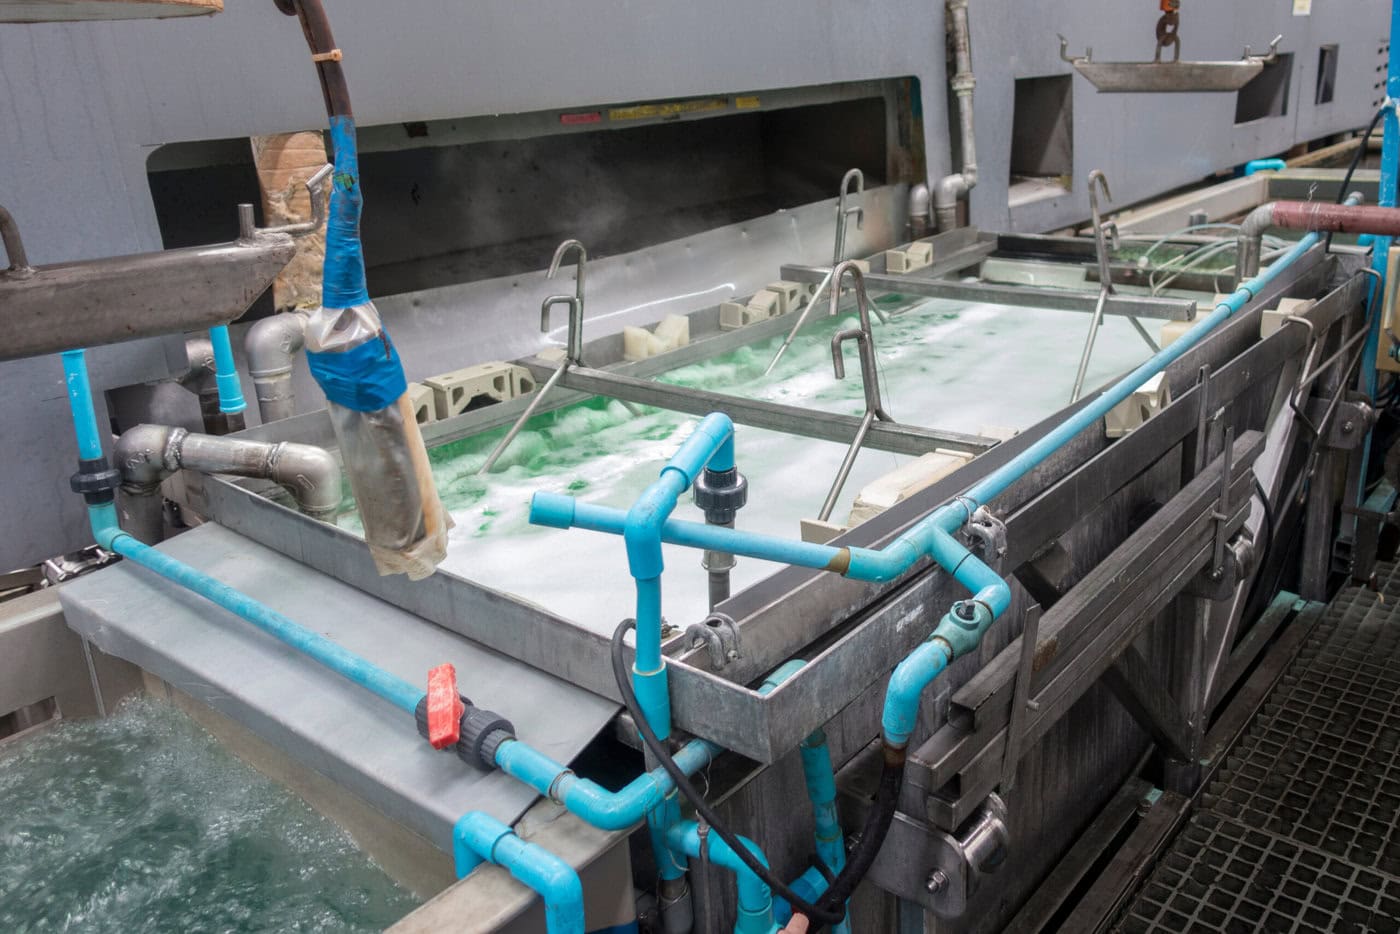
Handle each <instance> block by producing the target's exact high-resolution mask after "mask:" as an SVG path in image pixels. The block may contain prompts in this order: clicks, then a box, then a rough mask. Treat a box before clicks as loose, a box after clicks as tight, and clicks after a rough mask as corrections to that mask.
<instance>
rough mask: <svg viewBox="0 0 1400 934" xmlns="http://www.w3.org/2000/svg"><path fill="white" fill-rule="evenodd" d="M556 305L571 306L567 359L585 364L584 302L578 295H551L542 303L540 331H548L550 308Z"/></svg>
mask: <svg viewBox="0 0 1400 934" xmlns="http://www.w3.org/2000/svg"><path fill="white" fill-rule="evenodd" d="M555 305H568V306H569V343H568V349H567V350H566V351H565V353H566V355H567V356H566V358H565V359H566V360H567V361H568V362H569V363H570V364H572V365H574V366H582V365H583V302H582V301H581V300H580V299H579V297H578V296H577V295H551V296H549V297H548V298H546V299H545V300H544V301H543V302H541V303H540V331H542V332H545V333H548V331H549V318H550V314H549V313H550V309H552V308H553V307H554V306H555Z"/></svg>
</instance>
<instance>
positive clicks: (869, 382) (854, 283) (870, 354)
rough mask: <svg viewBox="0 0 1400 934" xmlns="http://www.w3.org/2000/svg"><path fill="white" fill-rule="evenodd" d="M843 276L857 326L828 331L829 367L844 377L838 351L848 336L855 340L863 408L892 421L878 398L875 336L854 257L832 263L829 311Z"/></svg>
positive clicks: (831, 309)
mask: <svg viewBox="0 0 1400 934" xmlns="http://www.w3.org/2000/svg"><path fill="white" fill-rule="evenodd" d="M845 279H850V284H851V289H852V290H853V291H854V292H855V296H856V314H857V315H858V316H859V318H860V327H858V328H846V329H845V330H843V331H837V332H836V333H835V334H834V335H832V337H831V365H832V369H833V370H834V371H835V373H836V378H837V379H845V378H846V361H845V358H844V357H843V356H842V353H841V345H842V344H844V343H845V342H846V341H848V340H853V341H855V342H856V344H857V347H858V348H859V351H860V369H861V382H862V383H863V384H864V386H865V408H866V410H867V411H868V412H870V413H873V416H874V417H875V418H878V419H880V421H882V422H892V421H894V419H892V418H890V416H889V413H887V412H886V411H885V407H884V405H883V403H882V402H881V400H880V374H879V370H878V369H877V364H876V362H875V337H874V335H873V334H872V333H871V330H870V300H869V298H868V297H867V295H866V292H865V276H864V275H863V274H862V273H861V271H860V267H859V266H857V265H856V264H855V261H854V260H846V261H845V262H844V263H841V264H840V265H839V266H837V267H836V273H835V274H834V275H833V276H832V282H831V299H830V306H829V307H830V311H831V314H833V315H834V314H836V305H837V302H838V301H839V299H840V294H841V283H842V281H843V280H845Z"/></svg>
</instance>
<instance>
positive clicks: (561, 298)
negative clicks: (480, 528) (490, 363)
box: [477, 240, 636, 475]
mask: <svg viewBox="0 0 1400 934" xmlns="http://www.w3.org/2000/svg"><path fill="white" fill-rule="evenodd" d="M570 251H574V252H577V253H578V260H577V262H576V265H575V267H574V268H575V272H574V294H573V295H551V296H549V297H548V298H546V299H545V300H544V301H543V302H541V303H540V331H541V333H546V334H547V333H549V318H550V311H551V309H553V308H554V306H555V305H568V306H569V340H568V345H567V349H566V350H565V351H564V359H563V360H561V361H559V365H558V366H557V367H555V368H554V372H553V373H551V374H550V376H549V379H547V380H545V383H544V385H543V386H541V387H540V388H539V389H536V390H535V393H534V398H533V399H531V400H530V404H529V405H528V406H526V407H525V411H523V412H521V413H520V417H519V418H517V419H516V420H515V424H513V425H511V426H510V431H508V432H506V436H505V437H504V438H502V439H501V440H500V442H499V443H498V444H497V445H496V447H495V448H494V449H493V450H492V451H491V453H490V454H489V455H487V457H486V461H485V462H484V463H483V464H482V465H481V467H480V468H479V469H478V470H477V474H478V475H480V474H485V473H490V472H491V468H492V467H494V466H496V461H497V460H499V459H500V457H501V455H502V454H504V453H505V452H506V448H508V447H510V443H511V442H512V441H514V440H515V436H516V435H518V434H520V429H522V428H524V427H525V423H526V422H528V421H529V420H530V418H531V416H533V415H534V414H535V410H536V409H538V408H539V407H540V403H541V402H543V401H544V397H545V396H547V395H548V394H549V391H550V390H551V389H553V388H554V387H555V385H556V384H558V382H559V380H561V379H563V377H564V373H565V372H566V371H567V370H568V369H569V367H571V366H582V365H583V278H584V271H585V269H586V268H587V265H588V250H586V249H584V246H583V244H582V243H579V242H578V241H577V240H565V241H564V242H563V243H561V244H559V246H558V247H556V248H555V250H554V258H553V259H552V260H550V262H549V271H548V272H546V273H545V278H546V279H553V278H554V277H555V276H556V275H557V274H558V273H559V264H560V263H561V262H562V261H563V259H564V257H565V256H567V255H568V254H569V252H570ZM633 414H634V415H635V414H636V413H635V412H634V413H633Z"/></svg>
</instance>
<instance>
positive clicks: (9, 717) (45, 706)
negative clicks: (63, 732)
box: [0, 697, 58, 741]
mask: <svg viewBox="0 0 1400 934" xmlns="http://www.w3.org/2000/svg"><path fill="white" fill-rule="evenodd" d="M57 716H58V700H57V699H56V698H52V697H46V698H44V699H43V700H41V701H36V702H34V703H32V704H26V705H25V706H23V707H21V708H19V709H18V710H11V711H10V712H9V713H7V714H4V715H0V741H3V740H5V739H8V738H9V737H11V736H16V735H18V734H20V733H23V732H24V731H25V730H28V729H32V728H34V727H36V726H39V725H40V724H42V723H48V722H49V721H50V720H52V719H54V718H55V717H57Z"/></svg>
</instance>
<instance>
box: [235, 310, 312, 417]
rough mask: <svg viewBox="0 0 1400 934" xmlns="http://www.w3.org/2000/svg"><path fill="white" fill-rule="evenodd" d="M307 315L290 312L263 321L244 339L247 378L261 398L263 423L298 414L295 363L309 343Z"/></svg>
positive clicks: (258, 397) (255, 323) (300, 312)
mask: <svg viewBox="0 0 1400 934" xmlns="http://www.w3.org/2000/svg"><path fill="white" fill-rule="evenodd" d="M307 320H308V318H307V314H306V312H304V311H287V312H283V313H281V314H276V315H270V316H268V317H266V318H260V319H258V320H257V321H255V322H254V323H253V326H252V327H251V328H249V329H248V334H247V335H246V336H245V337H244V338H243V350H244V352H245V353H246V354H247V356H248V375H250V376H251V377H253V390H254V393H255V395H256V396H257V399H258V413H259V415H260V416H261V418H262V422H263V424H264V425H266V424H267V423H268V422H275V421H279V420H281V419H284V418H291V417H292V416H293V415H295V414H296V395H295V394H294V393H293V391H292V361H293V358H294V357H295V356H296V354H297V352H298V351H300V350H301V349H302V347H303V346H304V345H305V343H306V322H307Z"/></svg>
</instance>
